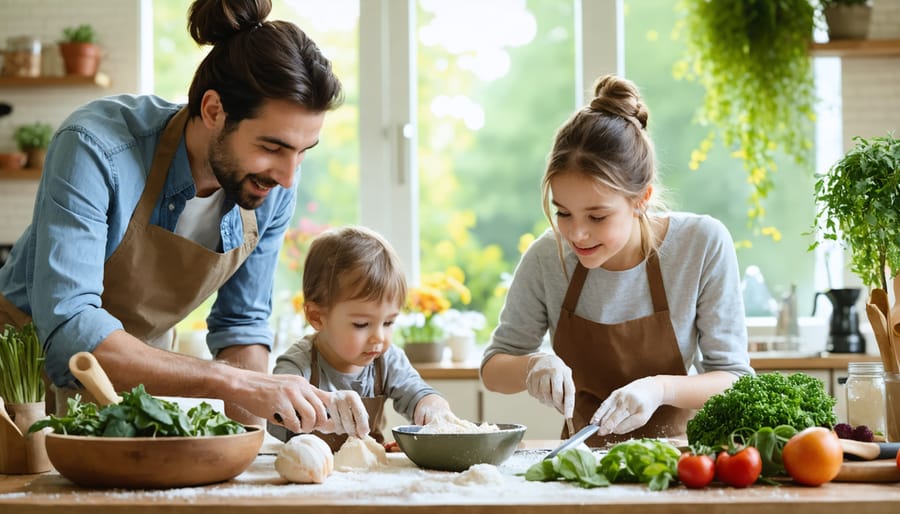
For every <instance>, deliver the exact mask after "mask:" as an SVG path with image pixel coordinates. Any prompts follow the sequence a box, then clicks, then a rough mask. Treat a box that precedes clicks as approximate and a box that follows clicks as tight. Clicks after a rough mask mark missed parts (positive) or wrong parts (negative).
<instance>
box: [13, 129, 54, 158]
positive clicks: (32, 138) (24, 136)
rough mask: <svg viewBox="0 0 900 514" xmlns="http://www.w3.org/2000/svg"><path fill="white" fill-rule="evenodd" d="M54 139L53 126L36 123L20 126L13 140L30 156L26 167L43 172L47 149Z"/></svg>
mask: <svg viewBox="0 0 900 514" xmlns="http://www.w3.org/2000/svg"><path fill="white" fill-rule="evenodd" d="M51 137H53V126H52V125H50V124H49V123H43V122H39V121H38V122H34V123H28V124H26V125H20V126H19V127H18V128H17V129H16V131H15V132H14V133H13V139H15V140H16V144H17V145H18V146H19V150H22V151H23V152H25V154H26V155H27V156H28V161H27V164H26V166H27V167H28V168H32V169H36V170H41V169H43V168H44V156H45V155H46V153H47V147H48V146H50V138H51Z"/></svg>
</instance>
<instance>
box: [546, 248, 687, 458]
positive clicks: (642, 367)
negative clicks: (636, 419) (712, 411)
mask: <svg viewBox="0 0 900 514" xmlns="http://www.w3.org/2000/svg"><path fill="white" fill-rule="evenodd" d="M587 273H588V269H587V268H585V267H584V266H582V265H581V263H578V266H577V267H576V268H575V272H574V273H573V275H572V280H571V282H569V288H568V291H566V296H565V299H564V300H563V306H562V311H561V312H560V315H559V323H558V324H557V327H556V335H555V336H554V338H553V350H554V351H555V352H556V354H557V355H559V357H560V358H561V359H562V360H563V361H564V362H565V363H566V364H567V365H568V366H569V367H570V368H572V379H573V381H574V382H575V412H574V416H573V425H574V429H575V430H576V431H578V430H580V429H581V428H583V427H584V426H585V425H587V424H588V423H590V421H591V416H593V415H594V412H596V410H597V408H598V407H600V404H601V403H602V402H603V400H605V399H606V398H607V397H608V396H609V395H610V394H611V393H612V392H613V391H615V390H616V389H618V388H620V387H622V386H624V385H626V384H629V383H631V382H633V381H634V380H637V379H639V378H643V377H648V376H652V375H685V374H686V372H685V369H684V362H683V360H682V358H681V351H680V350H679V349H678V340H677V339H676V337H675V329H674V328H673V327H672V320H671V319H670V318H669V304H668V301H667V300H666V290H665V286H664V285H663V281H662V273H661V272H660V269H659V257H658V256H657V254H656V252H653V253H651V254H650V257H649V258H648V259H647V280H648V282H649V285H650V295H651V297H652V299H653V311H654V312H653V314H651V315H650V316H647V317H644V318H637V319H633V320H629V321H626V322H624V323H617V324H611V325H610V324H604V323H595V322H593V321H590V320H587V319H584V318H582V317H580V316H577V315H576V314H575V306H576V305H577V304H578V298H579V296H581V289H582V287H583V286H584V281H585V278H586V277H587ZM692 414H693V411H692V410H690V409H679V408H676V407H673V406H671V405H663V406H661V407H659V408H658V409H657V410H656V412H655V413H654V414H653V416H651V418H650V420H649V421H648V422H647V424H646V425H644V426H643V427H640V428H637V429H635V430H633V431H631V432H628V433H626V434H609V435H607V436H604V437H601V436H597V435H595V436H593V437H591V438H590V439H588V440H587V444H588V446H593V447H599V446H607V445H610V444H614V443H617V442H620V441H625V440H628V439H631V438H640V437H679V436H681V437H683V434H684V433H685V430H686V427H687V421H688V419H689V418H690V417H691V415H692ZM569 435H570V434H569V433H568V430H567V429H566V427H563V432H562V437H563V438H564V439H565V438H568V437H569Z"/></svg>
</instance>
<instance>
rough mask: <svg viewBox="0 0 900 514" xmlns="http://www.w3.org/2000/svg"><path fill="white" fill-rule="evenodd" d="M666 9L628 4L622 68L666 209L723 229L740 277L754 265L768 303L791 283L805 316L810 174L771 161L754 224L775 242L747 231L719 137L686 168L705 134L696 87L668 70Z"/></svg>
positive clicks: (739, 180)
mask: <svg viewBox="0 0 900 514" xmlns="http://www.w3.org/2000/svg"><path fill="white" fill-rule="evenodd" d="M674 5H675V3H674V2H672V3H665V7H661V3H660V2H658V1H655V0H630V1H628V2H626V6H625V70H626V73H627V75H628V78H629V79H631V80H633V81H635V83H637V85H638V86H639V87H640V88H641V93H642V95H643V96H644V99H645V100H646V102H647V104H648V106H649V109H650V123H649V128H650V132H651V136H652V138H653V140H654V142H655V144H656V150H657V154H658V159H659V165H660V172H661V175H662V182H663V185H664V186H665V188H666V189H667V190H668V193H669V195H668V200H669V204H670V207H671V208H672V209H673V210H685V211H692V212H697V213H703V214H709V215H711V216H714V217H716V218H718V219H719V220H721V221H722V222H723V223H725V225H726V226H727V227H728V229H729V230H730V231H731V234H732V236H733V237H734V239H735V241H736V243H737V254H738V261H739V264H740V268H741V270H742V272H743V270H745V269H746V268H747V267H748V266H754V265H755V266H758V267H759V268H760V270H761V271H762V274H763V276H764V277H765V280H766V283H767V285H768V287H769V289H770V291H771V292H772V294H773V296H774V297H775V299H776V300H777V299H780V297H781V296H782V295H783V294H786V293H787V292H789V290H790V286H791V284H796V285H797V291H798V300H799V301H798V304H799V307H798V308H799V311H800V312H801V313H808V312H810V311H811V309H812V300H813V294H814V270H815V263H816V256H815V254H814V253H812V252H808V251H807V248H808V247H809V245H810V244H811V243H812V238H811V237H810V236H806V235H803V234H804V233H805V232H808V231H809V228H810V226H811V224H812V220H813V214H814V201H813V183H814V180H813V176H812V170H811V169H810V170H805V169H801V168H799V167H798V166H797V165H795V164H794V163H793V162H792V161H791V160H789V159H786V158H782V159H780V160H779V161H778V170H777V171H776V172H774V173H773V175H772V177H773V179H774V182H775V187H774V189H773V191H772V192H771V193H770V194H769V198H768V199H767V200H765V201H764V204H763V205H764V207H765V209H766V215H765V219H764V220H763V222H762V223H761V225H762V226H774V227H775V228H777V230H778V231H779V232H780V234H781V239H780V240H775V239H774V238H772V237H769V236H766V235H762V234H761V233H759V232H760V231H759V226H756V227H751V226H748V217H747V211H748V207H749V204H748V203H747V199H748V198H749V195H750V191H751V189H750V186H749V184H747V180H746V172H745V171H744V169H743V167H742V164H741V162H740V161H739V160H737V159H735V158H732V157H731V156H730V155H729V151H728V149H725V148H722V145H721V139H720V138H719V139H717V140H716V146H715V147H714V148H713V150H711V151H710V152H709V156H708V158H707V160H706V161H705V162H703V163H702V164H701V165H700V167H699V169H698V170H696V171H692V170H690V169H689V167H688V165H689V163H690V160H691V151H692V150H694V149H695V148H697V146H698V144H699V142H700V141H701V140H702V139H703V138H704V137H705V136H706V134H707V133H708V132H709V130H711V129H710V128H709V127H701V126H699V125H698V124H696V123H694V122H693V119H694V116H695V113H696V109H697V106H699V105H700V104H701V103H702V101H703V88H702V87H701V86H700V85H698V84H696V83H692V82H687V81H678V80H675V78H673V73H672V69H673V65H674V64H675V63H676V61H678V60H679V59H682V58H683V56H684V52H685V41H684V39H683V38H682V39H674V38H673V36H672V35H673V27H674V25H675V21H676V18H677V16H678V13H676V11H675V9H674ZM810 139H811V140H812V139H813V135H812V134H810ZM748 307H749V306H748ZM748 313H749V312H748Z"/></svg>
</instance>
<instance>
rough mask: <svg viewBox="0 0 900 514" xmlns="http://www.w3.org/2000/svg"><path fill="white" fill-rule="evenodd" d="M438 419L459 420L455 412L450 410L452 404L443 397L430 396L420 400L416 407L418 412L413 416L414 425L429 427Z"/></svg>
mask: <svg viewBox="0 0 900 514" xmlns="http://www.w3.org/2000/svg"><path fill="white" fill-rule="evenodd" d="M437 419H450V420H453V419H457V418H456V415H454V414H453V411H451V410H450V404H449V403H447V400H445V399H444V397H443V396H440V395H437V394H429V395H428V396H426V397H424V398H422V399H421V400H419V403H418V404H417V405H416V412H415V414H414V415H413V423H415V424H416V425H427V424H428V423H430V422H432V421H434V420H437Z"/></svg>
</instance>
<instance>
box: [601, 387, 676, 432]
mask: <svg viewBox="0 0 900 514" xmlns="http://www.w3.org/2000/svg"><path fill="white" fill-rule="evenodd" d="M664 396H665V387H664V385H663V383H662V382H661V381H660V380H657V379H656V377H644V378H641V379H638V380H635V381H634V382H632V383H630V384H628V385H625V386H622V387H620V388H618V389H616V390H615V391H613V392H612V394H610V395H609V397H608V398H607V399H606V400H604V401H603V403H601V404H600V407H599V408H598V409H597V411H596V412H594V415H593V416H592V417H591V424H593V425H600V430H598V431H597V433H598V434H599V435H601V436H603V435H609V434H625V433H628V432H631V431H632V430H634V429H636V428H640V427H642V426H644V425H646V424H647V421H649V420H650V416H652V415H653V413H654V412H656V409H658V408H659V406H660V405H662V403H663V398H664Z"/></svg>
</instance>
